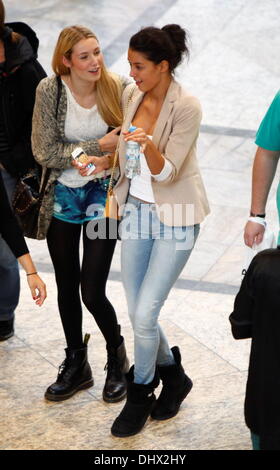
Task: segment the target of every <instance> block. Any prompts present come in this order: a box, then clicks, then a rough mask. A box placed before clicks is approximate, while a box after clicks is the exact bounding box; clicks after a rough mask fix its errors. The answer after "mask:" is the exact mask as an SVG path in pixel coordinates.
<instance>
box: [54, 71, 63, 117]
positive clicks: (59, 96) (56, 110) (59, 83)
mask: <svg viewBox="0 0 280 470" xmlns="http://www.w3.org/2000/svg"><path fill="white" fill-rule="evenodd" d="M56 83H57V95H56V109H55V119H57V115H58V107H59V102H60V98H61V91H62V81H61V77H60V75H57V76H56Z"/></svg>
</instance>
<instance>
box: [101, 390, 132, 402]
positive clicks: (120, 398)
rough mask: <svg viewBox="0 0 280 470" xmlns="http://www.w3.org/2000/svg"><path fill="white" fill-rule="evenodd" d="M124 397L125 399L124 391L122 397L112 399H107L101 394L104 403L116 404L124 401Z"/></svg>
mask: <svg viewBox="0 0 280 470" xmlns="http://www.w3.org/2000/svg"><path fill="white" fill-rule="evenodd" d="M125 397H126V391H125V392H124V393H123V394H122V395H119V396H118V397H114V398H108V397H106V395H104V393H103V394H102V398H103V400H104V401H105V402H106V403H118V402H119V401H122V400H124V399H125Z"/></svg>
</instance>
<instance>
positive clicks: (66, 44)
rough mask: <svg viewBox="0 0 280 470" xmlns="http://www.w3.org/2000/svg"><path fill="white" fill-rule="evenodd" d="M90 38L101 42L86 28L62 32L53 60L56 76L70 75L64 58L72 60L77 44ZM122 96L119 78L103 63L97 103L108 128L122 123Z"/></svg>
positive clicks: (69, 29)
mask: <svg viewBox="0 0 280 470" xmlns="http://www.w3.org/2000/svg"><path fill="white" fill-rule="evenodd" d="M88 38H94V39H96V41H97V42H99V41H98V39H97V37H96V35H95V34H94V33H93V32H92V31H91V30H90V29H88V28H86V27H85V26H79V25H75V26H67V27H66V28H64V29H63V30H62V31H61V33H60V35H59V38H58V41H57V44H56V47H55V50H54V54H53V59H52V68H53V71H54V73H55V74H56V75H69V74H70V69H69V68H68V67H66V66H65V65H64V64H63V62H62V57H63V56H64V57H66V59H68V60H70V59H71V55H72V51H73V47H74V46H75V44H77V43H78V42H79V41H81V39H88ZM121 95H122V84H121V81H120V79H119V77H118V76H117V75H115V74H113V73H111V72H109V71H108V70H107V69H106V67H105V64H104V63H103V66H102V69H101V77H100V79H99V80H98V81H97V82H96V103H97V108H98V111H99V113H100V115H101V116H102V118H103V120H104V121H105V122H106V124H108V126H112V127H117V126H120V125H121V123H122V119H123V115H122V110H121Z"/></svg>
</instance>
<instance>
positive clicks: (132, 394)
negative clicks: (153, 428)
mask: <svg viewBox="0 0 280 470" xmlns="http://www.w3.org/2000/svg"><path fill="white" fill-rule="evenodd" d="M126 379H127V398H126V404H125V406H124V408H123V409H122V411H121V413H120V414H119V416H118V417H117V418H116V419H115V421H114V423H113V426H112V428H111V432H112V434H113V436H116V437H128V436H133V435H134V434H137V433H138V432H139V431H141V429H142V428H143V426H144V425H145V423H146V421H147V419H148V417H149V415H150V413H151V411H152V409H153V406H154V405H155V402H156V397H155V395H154V389H155V388H156V387H157V386H158V384H159V377H158V374H157V373H156V374H155V377H154V379H153V381H152V382H151V383H149V384H136V383H134V382H133V380H134V366H132V367H131V369H130V371H129V373H128V374H127V375H126Z"/></svg>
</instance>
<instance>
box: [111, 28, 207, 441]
mask: <svg viewBox="0 0 280 470" xmlns="http://www.w3.org/2000/svg"><path fill="white" fill-rule="evenodd" d="M188 52H189V51H188V47H187V37H186V32H185V31H184V30H183V29H182V28H181V27H180V26H178V25H167V26H165V27H163V28H162V29H159V28H154V27H148V28H144V29H142V30H141V31H139V32H138V33H137V34H135V35H134V36H133V37H132V38H131V40H130V44H129V50H128V61H129V64H130V67H131V76H132V77H133V78H134V80H135V82H136V86H135V85H134V84H133V85H129V86H128V87H127V89H126V90H125V93H124V96H123V102H124V103H123V104H124V106H125V105H126V103H127V101H129V103H128V111H127V115H126V119H125V121H124V123H123V128H122V130H123V132H122V141H121V144H120V168H121V177H120V179H119V181H118V183H117V185H116V186H115V189H114V190H115V194H116V197H117V199H118V202H119V205H120V206H122V205H124V204H125V206H124V211H123V212H122V215H123V220H122V223H121V237H122V240H123V241H122V276H123V282H124V287H125V292H126V297H127V303H128V311H129V316H130V319H131V322H132V326H133V330H134V342H135V345H134V346H135V347H134V356H135V357H134V359H135V364H134V366H133V367H132V368H131V369H130V371H129V373H128V374H127V381H128V392H127V401H126V404H125V406H124V408H123V410H122V411H121V413H120V415H119V416H118V417H117V418H116V420H115V422H114V424H113V426H112V429H111V431H112V434H113V435H114V436H117V437H125V436H130V435H133V434H136V433H137V432H139V431H140V430H141V428H142V427H143V426H144V424H145V422H146V420H147V418H148V416H149V415H150V414H151V416H152V418H154V419H157V420H164V419H167V418H171V417H172V416H175V414H177V412H178V410H179V407H180V404H181V402H182V401H183V399H184V398H185V397H186V396H187V394H188V393H189V391H190V389H191V387H192V381H191V380H190V378H189V377H188V376H187V375H186V374H185V372H184V369H183V367H182V365H181V356H180V351H179V348H178V347H177V346H175V347H173V348H172V349H170V347H169V344H168V342H167V339H166V337H165V335H164V333H163V331H162V329H161V327H160V326H159V324H158V317H159V314H160V310H161V308H162V306H163V304H164V301H165V300H166V298H167V296H168V294H169V292H170V290H171V288H172V286H173V285H174V283H175V281H176V280H177V278H178V276H179V275H180V273H181V271H182V269H183V268H184V266H185V264H186V262H187V260H188V258H189V256H190V254H191V251H192V249H193V246H194V243H195V240H196V238H197V236H198V232H199V224H200V222H202V220H203V219H204V217H205V216H206V215H207V214H208V212H209V208H208V202H207V198H206V194H205V190H204V186H203V183H202V179H201V176H200V172H199V169H198V165H197V160H196V141H197V137H198V133H199V125H200V120H201V108H200V104H199V102H198V100H197V99H196V98H195V97H193V96H191V95H190V94H189V93H188V92H187V91H185V90H183V88H182V87H181V86H180V85H179V83H177V82H176V81H175V80H174V78H173V73H174V70H175V68H176V67H177V65H178V64H179V63H180V62H181V59H182V58H183V55H184V54H188ZM130 124H132V125H134V126H136V128H137V129H136V130H135V131H134V132H131V133H128V132H127V129H128V128H129V126H130ZM129 140H132V141H134V142H138V143H139V144H140V145H141V148H142V153H141V155H140V162H141V174H140V175H137V176H135V177H134V178H133V179H132V180H131V184H129V180H128V179H127V178H126V177H125V174H124V168H125V145H126V142H127V141H129ZM159 379H161V380H162V384H163V388H162V392H161V394H160V396H159V398H158V400H157V401H156V398H155V395H154V393H153V392H154V389H155V388H156V387H157V385H158V384H159Z"/></svg>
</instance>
